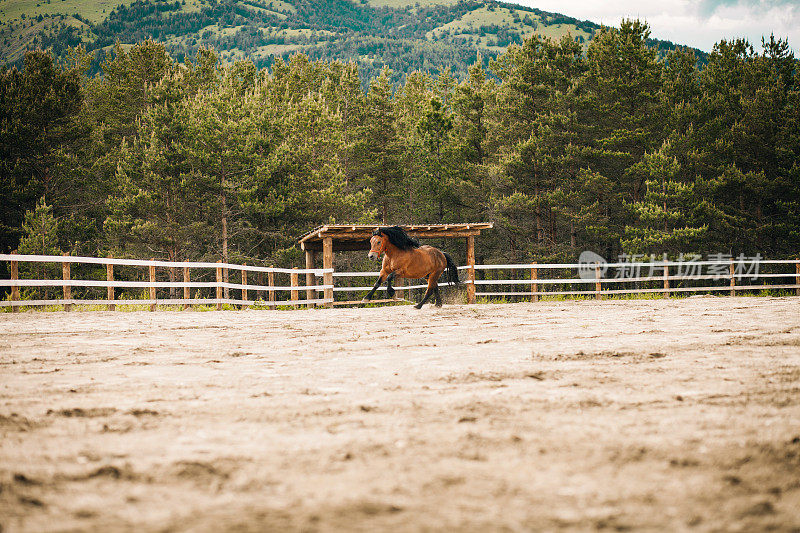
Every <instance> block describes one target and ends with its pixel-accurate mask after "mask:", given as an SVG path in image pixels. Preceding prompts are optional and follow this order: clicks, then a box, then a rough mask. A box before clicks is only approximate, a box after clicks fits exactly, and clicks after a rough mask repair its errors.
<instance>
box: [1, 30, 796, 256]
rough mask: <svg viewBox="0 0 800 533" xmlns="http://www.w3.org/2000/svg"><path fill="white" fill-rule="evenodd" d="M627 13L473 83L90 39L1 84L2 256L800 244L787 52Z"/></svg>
mask: <svg viewBox="0 0 800 533" xmlns="http://www.w3.org/2000/svg"><path fill="white" fill-rule="evenodd" d="M648 38H649V28H648V26H647V24H646V23H643V22H641V21H638V20H625V21H623V22H622V24H621V26H620V28H618V29H614V28H603V29H602V30H601V31H599V32H598V33H597V35H596V36H595V38H594V39H593V40H592V41H591V42H590V43H589V45H588V48H587V49H585V50H584V49H583V48H582V47H581V45H580V44H578V43H576V42H575V41H574V40H573V39H572V38H571V37H565V38H564V39H562V40H560V41H558V42H554V41H550V40H547V39H544V38H540V37H536V36H534V37H531V38H529V39H527V40H525V41H524V42H523V43H522V44H521V45H513V46H511V47H509V49H508V50H507V52H506V53H504V54H502V55H500V56H499V57H498V58H497V59H496V60H492V61H490V62H489V70H490V72H488V71H487V69H486V68H484V61H483V59H482V58H481V57H477V58H475V61H474V64H473V65H472V66H471V67H470V68H469V72H468V76H467V77H466V78H465V79H462V80H458V79H456V78H454V77H452V76H451V75H450V74H449V73H448V71H444V72H442V73H441V74H439V75H438V76H435V77H434V76H431V75H430V74H426V73H424V72H414V73H411V74H409V75H407V76H406V78H405V81H404V82H403V83H401V84H393V83H392V81H391V80H392V72H391V71H390V70H389V69H388V68H384V69H383V70H382V71H381V72H380V74H379V75H377V76H376V77H374V78H372V79H371V80H368V90H366V91H364V90H363V88H362V79H361V77H360V75H359V71H358V68H357V66H356V65H355V64H354V63H352V62H351V63H344V62H341V61H322V60H317V61H315V60H312V59H310V58H309V57H307V56H305V55H303V54H297V55H294V56H293V57H292V58H291V59H290V60H288V61H283V60H281V59H277V60H276V61H275V63H274V64H273V65H272V68H271V69H269V70H267V69H259V68H257V67H256V66H255V65H254V64H253V63H251V62H249V61H240V62H236V63H233V64H222V63H221V62H220V61H219V60H218V57H217V55H216V53H215V52H214V51H213V50H211V49H206V48H201V49H200V50H198V52H197V53H196V54H195V56H194V57H192V58H191V59H185V60H184V61H182V62H178V61H176V60H175V59H173V58H172V57H170V55H169V54H168V52H167V50H166V48H165V46H164V45H163V44H159V43H156V42H153V41H149V40H148V41H144V42H142V43H140V44H138V45H135V46H133V47H130V48H129V49H126V48H125V47H122V46H121V45H119V44H117V45H116V47H115V49H114V52H113V54H110V57H108V58H107V59H106V60H105V61H104V62H103V63H102V66H101V68H102V75H99V76H87V75H86V72H87V69H88V66H89V64H90V62H91V56H90V55H89V54H87V53H86V52H85V51H83V50H82V49H81V48H80V47H78V48H74V49H72V50H71V52H70V54H69V55H68V57H67V58H66V59H65V60H64V61H61V62H59V61H56V60H55V59H54V58H53V57H52V55H51V54H50V53H49V52H41V51H35V52H29V53H27V54H26V56H25V59H24V68H22V69H21V70H18V69H16V68H11V69H6V70H3V71H2V73H1V74H0V102H1V103H0V120H1V124H2V127H1V128H0V151H2V152H1V155H2V157H1V158H0V161H1V162H0V172H1V173H2V184H1V185H0V196H1V197H2V202H0V205H1V206H2V207H1V208H0V246H1V247H2V250H3V252H9V251H11V250H14V249H17V250H19V251H20V252H22V253H46V254H60V253H71V254H81V255H90V256H98V255H100V256H103V255H106V254H113V255H114V256H115V257H123V256H129V257H137V258H149V257H156V258H163V259H168V260H212V261H216V260H220V259H222V260H226V261H249V262H256V263H261V264H263V263H269V264H275V265H286V266H289V265H295V266H301V265H302V260H301V254H300V251H299V250H298V249H297V247H296V238H297V237H298V236H299V235H301V234H303V233H304V232H306V231H307V230H309V229H311V228H313V227H315V226H317V225H319V224H323V223H370V224H371V223H376V224H403V223H416V224H419V223H447V222H470V221H476V222H477V221H490V222H494V223H495V229H494V230H491V231H488V232H486V233H485V235H484V236H482V237H481V239H480V242H479V243H478V246H479V248H478V256H479V257H478V260H479V261H485V262H493V261H503V262H523V261H531V260H537V261H540V262H553V261H559V262H560V261H564V262H571V261H573V260H574V259H575V258H576V257H577V256H578V254H579V253H580V252H581V251H582V250H585V249H591V250H594V251H596V252H599V253H601V254H603V255H605V256H606V257H610V258H613V257H616V256H617V255H618V254H622V253H627V254H650V253H655V254H659V255H660V254H662V253H667V254H668V255H669V256H671V257H675V256H677V255H678V254H680V253H690V252H699V253H710V252H730V253H734V254H738V253H745V254H748V255H753V254H755V253H756V252H759V253H761V254H762V255H764V256H769V257H771V258H781V257H796V256H797V253H798V251H800V158H799V157H798V156H799V155H800V82H799V81H798V80H799V78H798V73H797V61H796V59H795V58H794V57H793V55H792V53H791V51H790V48H789V46H788V43H787V42H786V41H783V40H780V39H775V38H774V37H770V38H769V39H766V40H764V41H763V43H762V46H761V48H762V49H761V50H760V51H756V50H755V49H754V47H753V46H752V45H751V44H750V43H748V42H747V41H744V40H732V41H720V42H719V43H717V45H715V47H714V49H713V50H712V52H711V53H709V54H708V58H707V64H706V65H705V66H704V68H703V69H702V70H700V69H699V68H698V62H697V58H696V57H695V55H694V53H693V52H692V51H689V50H685V49H678V50H674V51H672V52H670V53H668V54H667V55H666V56H664V57H663V59H659V57H658V53H657V50H656V49H655V48H654V47H652V46H650V45H649V44H648V42H649V41H648Z"/></svg>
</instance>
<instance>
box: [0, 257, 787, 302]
mask: <svg viewBox="0 0 800 533" xmlns="http://www.w3.org/2000/svg"><path fill="white" fill-rule="evenodd" d="M0 261H8V262H10V263H11V269H10V271H11V279H3V280H0V287H10V288H11V294H10V299H6V300H4V301H0V306H2V307H9V306H10V307H11V309H12V310H13V311H16V310H18V309H19V308H20V307H23V306H53V305H63V306H64V309H65V310H70V309H71V308H72V306H74V305H106V306H107V308H108V309H109V310H114V309H115V306H117V305H149V306H150V309H151V310H155V309H156V306H157V305H182V306H184V308H187V307H188V306H189V305H216V307H217V309H221V308H222V305H225V304H228V305H238V306H242V307H249V306H254V305H264V306H266V307H269V308H275V307H277V306H293V307H298V306H303V305H305V306H308V307H312V306H317V305H324V306H328V307H330V306H332V305H334V304H336V305H347V304H353V303H357V302H358V301H359V300H352V301H338V302H336V301H334V300H335V298H334V295H335V294H341V293H360V292H366V291H368V290H369V289H371V288H372V285H371V283H372V282H373V280H374V279H375V278H376V277H377V276H378V274H379V273H378V272H335V271H334V270H333V269H323V268H305V269H299V268H291V269H289V268H275V267H261V266H253V265H237V264H231V263H222V262H219V263H207V262H196V261H183V262H171V261H156V260H150V261H147V260H138V259H115V258H110V257H109V258H98V257H74V256H45V255H20V254H0ZM21 263H55V264H57V265H61V267H62V279H23V278H21V277H20V275H19V265H20V264H21ZM81 264H86V265H103V266H105V267H106V268H105V278H106V279H104V280H103V279H76V278H75V277H74V276H73V275H72V271H71V266H72V265H81ZM792 265H794V268H793V269H787V270H791V271H789V272H786V271H769V272H767V271H763V270H762V269H763V268H765V267H766V268H767V269H772V270H776V269H777V270H783V269H784V268H785V267H790V266H792ZM115 266H118V267H133V268H134V269H139V268H140V267H147V276H146V278H147V279H144V280H142V279H115V276H114V267H115ZM702 267H708V270H709V272H711V271H713V273H709V272H707V273H705V274H704V273H702V272H701V269H702ZM156 269H162V271H161V274H162V276H163V273H164V269H166V271H167V272H168V273H169V274H170V281H159V280H158V279H157V276H156V274H157V270H156ZM192 269H194V270H205V271H208V270H212V271H213V273H214V281H198V280H196V279H195V280H194V281H192V279H191V273H190V270H192ZM613 269H616V273H615V274H616V275H615V276H606V275H605V273H606V272H609V270H613ZM648 269H649V272H647V273H646V274H644V275H642V271H643V270H644V271H646V270H648ZM178 270H182V272H183V281H177V280H174V278H175V277H176V272H178ZM458 270H459V271H462V272H466V276H463V277H466V279H465V280H464V281H463V283H464V285H466V286H467V287H468V288H472V287H474V288H475V289H477V288H485V289H484V290H485V291H486V292H474V289H473V290H468V295H469V296H470V299H472V297H473V295H474V296H479V297H484V298H515V299H530V300H531V301H537V300H539V299H540V298H541V297H545V296H594V297H595V298H597V299H602V298H603V297H604V296H614V295H622V294H653V293H662V294H663V295H664V296H665V297H669V296H670V295H672V294H678V293H687V292H720V291H729V293H730V294H731V295H734V294H736V293H737V292H741V291H754V290H770V289H777V290H790V289H794V290H795V293H796V294H797V295H798V296H800V259H772V260H765V259H760V258H753V259H741V258H738V259H734V258H731V259H730V260H719V261H714V260H709V261H689V262H686V261H683V262H682V261H655V262H641V263H638V262H629V263H608V264H602V265H587V264H579V263H557V264H554V263H550V264H539V263H529V264H516V265H514V264H510V265H504V264H503V265H466V266H461V267H458ZM558 270H561V271H566V272H567V277H552V276H553V275H554V274H555V275H557V274H558V272H556V271H558ZM231 271H232V272H238V275H239V278H240V282H239V283H235V282H231V281H230V280H229V278H228V276H229V272H231ZM502 271H508V272H512V273H514V274H511V276H512V277H511V278H510V279H504V278H501V277H500V276H501V275H502V274H503V272H502ZM520 271H521V272H522V275H521V276H520V275H519V272H520ZM248 273H255V274H256V275H257V276H258V278H259V281H258V282H257V283H253V282H252V280H251V281H248ZM476 273H477V274H478V275H477V276H476ZM576 273H577V275H576ZM621 273H622V274H624V275H620V274H621ZM264 274H266V277H267V282H266V283H264V282H263V281H262V278H263V276H264ZM301 274H305V275H306V276H305V279H306V285H299V283H298V280H299V277H300V275H301ZM546 274H549V275H548V276H547V277H545V275H546ZM276 275H288V279H289V284H288V285H285V284H280V283H276V281H275V276H276ZM95 276H97V274H96V273H95ZM127 277H128V278H131V277H133V278H137V277H139V278H141V277H144V273H143V271H142V270H134V274H133V275H131V274H130V272H128V276H127ZM325 277H328V280H329V282H328V283H325V282H324V281H323V283H318V282H317V283H315V282H314V280H315V278H322V279H323V280H324V279H325ZM359 278H360V279H359ZM364 278H369V280H370V285H366V286H365V285H363V284H362V283H363V282H362V283H359V281H360V280H361V279H364ZM336 280H338V281H339V283H338V285H337V283H336ZM349 280H353V281H354V282H355V285H350V284H348V283H345V282H346V281H349ZM745 280H749V281H750V282H749V283H747V282H745ZM756 280H758V282H756ZM770 280H775V281H777V283H768V281H770ZM786 280H789V283H787V282H786ZM791 281H794V283H791ZM708 282H712V283H711V284H708ZM713 282H717V283H716V284H714V283H713ZM720 282H721V283H720ZM743 282H744V283H743ZM698 283H700V284H698ZM621 284H628V285H629V286H623V285H621ZM653 284H657V286H655V287H654V286H652V285H653ZM442 285H448V284H447V283H443V284H442ZM587 285H589V286H590V287H586V286H587ZM643 285H644V286H643ZM520 286H523V287H526V290H524V291H521V290H519V288H516V287H520ZM21 287H26V288H33V289H44V290H47V289H48V288H52V287H56V288H60V289H61V295H62V297H61V298H59V299H52V298H35V297H34V298H31V299H25V300H23V299H22V298H21V295H20V291H19V289H20V288H21ZM426 287H427V284H426V283H422V284H409V285H405V284H404V283H403V282H401V283H398V284H397V285H396V286H395V288H396V289H397V290H398V292H399V293H400V294H404V293H403V292H402V291H413V290H420V289H424V288H426ZM73 288H76V289H88V290H91V289H101V288H105V289H106V298H105V299H100V298H91V297H86V298H73V295H72V289H73ZM504 288H505V289H509V288H510V289H511V290H501V289H504ZM548 288H549V290H547V289H548ZM115 289H147V290H149V298H143V299H135V298H130V297H128V298H125V297H124V296H125V295H124V294H123V295H122V296H123V298H122V299H116V296H117V294H116V292H115ZM159 289H160V290H162V291H163V290H165V289H169V290H170V296H169V297H166V298H159V297H158V290H159ZM176 289H183V297H182V298H178V297H176V295H175V294H174V292H175V291H176ZM190 289H196V290H198V291H202V290H205V291H207V292H208V291H213V294H214V296H213V297H208V298H203V297H194V298H193V297H192V296H191V292H190ZM381 290H384V291H385V290H386V288H385V286H384V287H381ZM230 291H238V292H239V296H240V298H233V297H231V294H230ZM251 291H252V293H255V294H256V296H258V294H259V293H261V295H262V296H263V297H262V298H258V297H256V298H249V293H251ZM303 291H305V296H306V298H305V299H301V298H300V294H301V293H302V292H303ZM84 292H87V291H84ZM287 292H288V293H289V294H288V295H286V299H281V298H279V297H278V293H284V294H285V293H287ZM326 293H327V294H328V296H327V297H325V294H326ZM45 294H47V293H45ZM29 296H30V295H29ZM315 296H317V297H315ZM378 301H391V300H378Z"/></svg>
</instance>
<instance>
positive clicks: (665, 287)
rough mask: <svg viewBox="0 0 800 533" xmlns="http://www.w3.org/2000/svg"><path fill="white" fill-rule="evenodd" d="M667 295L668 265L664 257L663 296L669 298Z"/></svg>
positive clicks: (668, 292) (668, 291) (668, 293)
mask: <svg viewBox="0 0 800 533" xmlns="http://www.w3.org/2000/svg"><path fill="white" fill-rule="evenodd" d="M669 295H670V290H669V266H668V265H667V260H666V259H664V298H669Z"/></svg>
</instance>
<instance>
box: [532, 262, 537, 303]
mask: <svg viewBox="0 0 800 533" xmlns="http://www.w3.org/2000/svg"><path fill="white" fill-rule="evenodd" d="M535 264H536V263H534V265H535ZM531 279H532V280H537V279H539V270H538V269H537V268H536V267H535V266H534V267H531ZM538 292H539V284H538V283H531V301H532V302H538V301H539V295H538V294H537V293H538Z"/></svg>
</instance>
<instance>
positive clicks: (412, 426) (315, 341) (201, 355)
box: [0, 297, 800, 532]
mask: <svg viewBox="0 0 800 533" xmlns="http://www.w3.org/2000/svg"><path fill="white" fill-rule="evenodd" d="M0 439H1V440H0V525H1V526H2V528H0V529H1V530H2V531H3V532H13V531H45V530H46V531H53V530H56V531H68V530H81V531H83V530H98V531H116V530H136V531H142V530H145V531H175V530H178V531H184V530H190V531H220V530H236V531H265V530H305V531H317V530H318V531H330V530H375V529H396V530H412V531H417V530H454V529H457V530H470V531H484V530H510V531H516V530H594V529H604V528H607V529H610V530H628V529H633V530H641V529H645V530H664V529H668V530H699V531H707V530H725V531H731V530H742V531H754V530H778V531H800V298H739V297H737V298H732V297H695V298H688V299H681V300H633V301H602V302H594V301H576V302H548V303H538V304H513V305H477V306H445V307H444V308H442V309H435V308H432V307H426V308H425V309H423V310H422V311H417V310H415V309H413V308H411V307H384V308H374V309H333V310H304V311H241V312H238V311H236V312H234V311H230V312H208V313H199V312H177V311H176V312H156V313H148V312H138V313H116V314H115V313H108V312H91V313H19V314H15V315H12V314H4V315H2V316H0Z"/></svg>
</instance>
